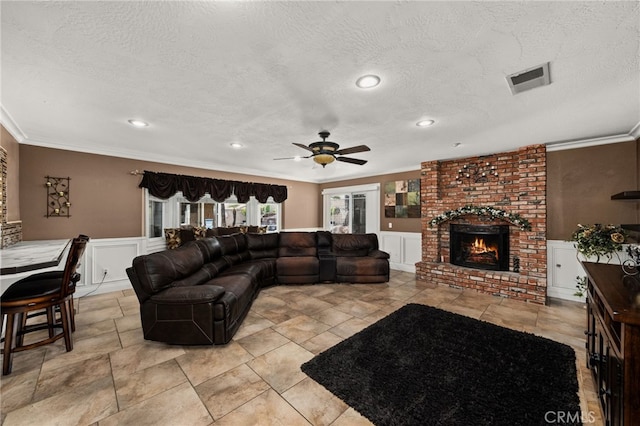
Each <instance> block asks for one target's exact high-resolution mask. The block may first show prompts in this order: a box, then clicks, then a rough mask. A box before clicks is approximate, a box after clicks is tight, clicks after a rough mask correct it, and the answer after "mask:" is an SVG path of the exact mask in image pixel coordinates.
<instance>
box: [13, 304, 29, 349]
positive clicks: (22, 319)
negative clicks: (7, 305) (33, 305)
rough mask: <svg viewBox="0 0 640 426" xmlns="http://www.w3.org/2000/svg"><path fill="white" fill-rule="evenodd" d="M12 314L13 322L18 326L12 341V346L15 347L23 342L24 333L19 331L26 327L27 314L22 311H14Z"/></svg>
mask: <svg viewBox="0 0 640 426" xmlns="http://www.w3.org/2000/svg"><path fill="white" fill-rule="evenodd" d="M14 315H15V316H14V318H13V321H14V323H15V324H16V325H17V324H19V327H18V328H17V330H18V331H17V332H16V334H15V340H14V341H13V347H14V348H15V347H20V346H22V345H23V344H24V333H21V331H24V330H25V329H26V328H27V318H28V315H27V314H25V313H22V312H19V313H16V314H14Z"/></svg>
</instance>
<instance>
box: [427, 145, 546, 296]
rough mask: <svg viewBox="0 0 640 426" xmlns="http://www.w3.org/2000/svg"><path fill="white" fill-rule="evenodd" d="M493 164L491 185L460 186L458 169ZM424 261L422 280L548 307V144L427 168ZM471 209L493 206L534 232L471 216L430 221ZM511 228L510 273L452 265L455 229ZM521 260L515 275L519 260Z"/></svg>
mask: <svg viewBox="0 0 640 426" xmlns="http://www.w3.org/2000/svg"><path fill="white" fill-rule="evenodd" d="M487 162H488V163H490V164H491V165H492V166H495V167H496V171H497V172H498V176H497V177H495V176H490V177H489V179H488V181H487V182H479V183H473V182H470V183H469V182H467V181H463V182H462V183H459V182H457V181H456V179H457V177H458V170H460V169H462V168H463V167H464V165H469V164H472V163H487ZM420 192H421V200H422V201H421V202H422V206H421V217H422V261H421V262H418V263H417V264H416V275H417V278H418V280H420V281H425V282H430V283H438V284H445V285H449V286H453V287H466V288H472V289H476V290H478V291H481V292H484V293H489V294H493V295H498V296H502V297H510V298H515V299H520V300H525V301H528V302H533V303H538V304H545V303H546V296H547V245H546V223H547V217H546V149H545V146H544V145H533V146H527V147H523V148H520V149H519V150H518V151H511V152H505V153H500V154H494V155H487V156H482V157H471V158H464V159H456V160H448V161H429V162H424V163H422V173H421V189H420ZM465 205H474V206H478V207H485V206H491V207H496V208H498V209H501V210H504V211H506V212H508V213H511V214H519V215H520V216H522V217H524V218H525V219H527V220H528V221H529V222H530V223H531V226H532V229H531V231H525V230H521V229H520V228H519V227H518V226H516V225H513V224H511V223H509V222H506V221H502V220H495V221H492V220H486V218H484V217H482V216H476V215H466V216H463V217H460V218H458V219H455V220H453V221H449V222H444V223H441V224H440V225H438V226H434V227H430V226H429V221H430V220H431V219H433V218H434V217H436V216H438V215H439V214H442V213H444V212H446V211H450V210H455V209H457V208H460V207H463V206H465ZM451 222H454V223H469V224H479V223H482V224H508V225H510V226H509V231H510V233H509V245H510V256H511V259H510V262H509V265H510V266H509V271H487V270H481V269H473V268H467V267H461V266H456V265H453V264H451V263H449V224H450V223H451ZM516 257H517V258H518V259H519V271H517V272H514V269H513V259H514V258H516Z"/></svg>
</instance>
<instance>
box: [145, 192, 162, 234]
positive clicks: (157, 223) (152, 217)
mask: <svg viewBox="0 0 640 426" xmlns="http://www.w3.org/2000/svg"><path fill="white" fill-rule="evenodd" d="M163 210H164V203H162V202H161V201H155V200H149V230H148V231H147V232H148V234H147V236H148V237H149V238H158V237H162V228H163V224H162V221H163Z"/></svg>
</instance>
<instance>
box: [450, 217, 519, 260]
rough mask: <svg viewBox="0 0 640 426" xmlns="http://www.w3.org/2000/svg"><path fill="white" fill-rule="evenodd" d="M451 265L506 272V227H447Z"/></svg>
mask: <svg viewBox="0 0 640 426" xmlns="http://www.w3.org/2000/svg"><path fill="white" fill-rule="evenodd" d="M449 237H450V239H449V241H450V242H451V245H450V258H451V263H453V264H454V265H459V266H466V267H470V268H477V269H489V270H496V271H508V270H509V225H463V224H456V223H452V224H451V226H450V228H449Z"/></svg>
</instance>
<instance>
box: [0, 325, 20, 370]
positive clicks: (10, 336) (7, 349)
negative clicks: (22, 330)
mask: <svg viewBox="0 0 640 426" xmlns="http://www.w3.org/2000/svg"><path fill="white" fill-rule="evenodd" d="M18 325H19V322H16V320H15V314H13V313H11V314H7V328H6V330H5V335H4V352H3V353H4V359H3V361H2V375H3V376H6V375H7V374H9V373H11V367H12V363H13V348H14V346H15V338H16V334H17V333H18Z"/></svg>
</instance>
